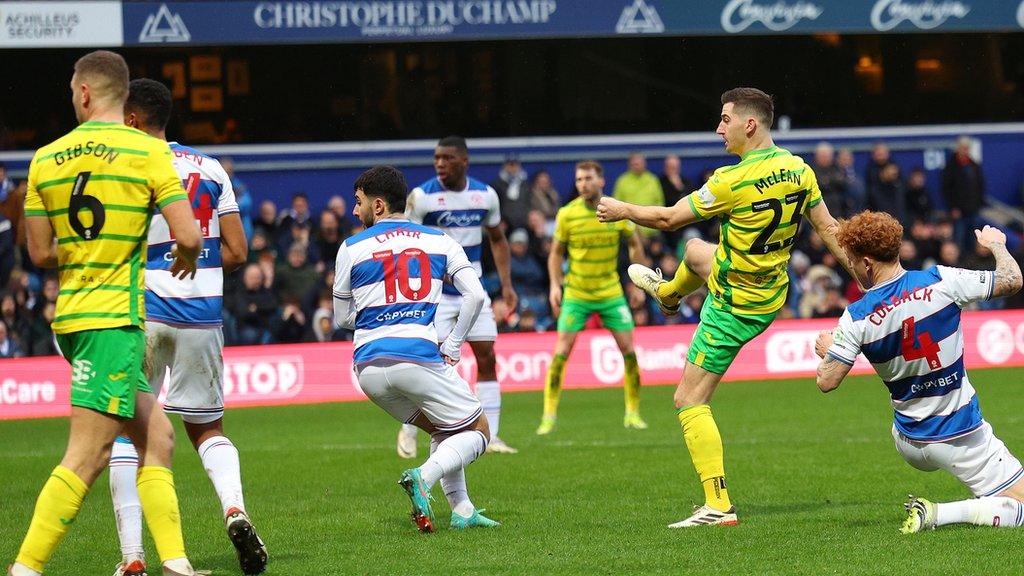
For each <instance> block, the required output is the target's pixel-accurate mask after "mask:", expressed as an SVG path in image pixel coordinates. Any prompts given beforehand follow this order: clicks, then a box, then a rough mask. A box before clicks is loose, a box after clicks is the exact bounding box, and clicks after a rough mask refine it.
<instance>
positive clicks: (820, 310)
mask: <svg viewBox="0 0 1024 576" xmlns="http://www.w3.org/2000/svg"><path fill="white" fill-rule="evenodd" d="M849 304H850V303H849V302H847V301H846V299H845V298H843V295H842V294H841V293H840V292H839V288H838V287H836V286H829V287H828V289H827V290H826V291H825V298H824V299H822V300H821V301H820V302H819V303H818V304H817V305H816V306H815V307H814V310H813V311H812V312H811V318H839V317H840V316H842V315H843V312H844V311H846V307H847V306H848V305H849Z"/></svg>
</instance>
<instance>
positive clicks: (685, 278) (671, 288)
mask: <svg viewBox="0 0 1024 576" xmlns="http://www.w3.org/2000/svg"><path fill="white" fill-rule="evenodd" d="M703 284H704V279H703V278H701V277H700V274H697V273H696V272H694V271H693V270H690V267H689V266H687V265H686V263H685V262H680V263H679V268H678V269H677V270H676V275H675V276H674V277H673V278H672V279H671V280H669V281H667V282H665V283H664V284H661V285H660V286H658V297H659V298H661V301H662V302H664V303H665V304H668V305H670V306H672V305H675V304H678V303H679V301H680V300H682V299H683V298H684V297H685V296H686V295H687V294H689V293H690V292H693V291H694V290H696V289H697V288H700V287H701V286H702V285H703Z"/></svg>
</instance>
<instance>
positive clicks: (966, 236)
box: [0, 137, 1024, 358]
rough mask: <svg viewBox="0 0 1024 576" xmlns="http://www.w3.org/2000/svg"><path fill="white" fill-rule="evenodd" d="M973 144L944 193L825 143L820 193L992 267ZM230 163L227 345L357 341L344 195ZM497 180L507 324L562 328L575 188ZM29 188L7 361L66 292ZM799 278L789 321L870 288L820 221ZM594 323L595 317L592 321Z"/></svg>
mask: <svg viewBox="0 0 1024 576" xmlns="http://www.w3.org/2000/svg"><path fill="white" fill-rule="evenodd" d="M970 148H971V141H970V139H969V138H966V137H964V138H961V139H960V140H959V141H958V143H957V147H956V149H955V150H954V151H953V152H952V153H951V155H950V157H949V159H948V161H947V163H946V168H945V169H944V171H943V174H942V181H941V190H935V191H932V190H929V189H928V188H927V183H926V178H925V172H924V170H923V169H922V168H914V169H912V170H910V171H909V173H907V174H904V173H903V171H902V169H901V167H900V166H899V165H897V164H896V163H895V162H893V161H892V160H891V159H890V153H889V149H888V147H887V146H886V145H885V144H883V143H878V144H876V145H875V147H874V149H873V150H872V153H871V161H870V162H869V164H868V166H867V169H866V170H865V171H863V172H862V173H859V172H858V171H856V170H855V169H854V165H853V154H852V152H851V151H850V150H847V149H840V150H838V151H837V150H835V149H834V148H833V146H832V145H830V144H828V143H827V142H822V143H820V144H819V145H818V146H817V147H816V148H815V150H814V154H813V159H812V160H811V162H810V165H811V167H812V168H813V169H814V171H815V173H816V175H817V178H818V183H819V186H820V188H821V191H822V195H823V198H824V201H825V203H826V204H827V206H828V207H829V210H830V212H831V213H832V214H833V215H835V216H836V217H838V218H842V217H848V216H852V215H853V214H855V213H857V212H859V211H861V210H863V209H865V208H870V209H872V210H881V211H885V212H889V213H890V214H893V215H894V216H896V217H897V218H898V219H899V220H900V221H901V222H902V223H903V224H904V229H905V234H906V235H905V238H904V241H903V246H902V249H901V259H902V260H903V263H904V266H906V267H907V268H911V269H915V268H921V267H927V266H929V265H931V264H941V265H947V266H961V267H966V268H975V269H992V268H993V266H994V260H993V258H992V255H991V253H989V252H988V250H987V249H985V248H984V247H982V246H980V245H978V244H977V243H976V242H975V239H974V234H973V232H972V231H973V229H974V228H977V227H980V224H979V221H980V216H979V214H980V211H981V208H982V206H983V205H984V201H985V182H984V177H983V173H982V170H981V167H980V165H979V164H978V163H977V162H976V161H975V160H974V159H973V158H972V156H971V150H970ZM223 164H224V167H225V169H226V170H227V171H228V173H229V174H231V176H232V182H233V185H234V188H235V194H236V197H237V199H238V204H239V208H240V211H241V215H242V221H243V226H244V228H245V232H246V237H247V238H249V245H250V250H249V260H248V263H247V264H245V265H244V266H242V267H241V268H240V269H239V270H236V271H235V272H233V273H232V274H230V275H229V277H228V278H227V279H226V281H225V287H224V293H225V296H224V301H225V302H224V337H225V342H226V343H227V344H234V345H243V344H266V343H294V342H312V341H327V340H346V339H349V338H350V337H351V333H349V332H347V331H345V330H341V329H335V328H334V319H333V305H332V296H331V287H332V285H333V281H334V261H335V257H336V255H337V252H338V247H339V246H340V244H341V242H343V241H344V240H345V239H346V238H348V237H349V236H350V235H352V234H353V233H356V232H358V231H359V230H360V229H361V225H360V224H359V222H358V221H357V219H355V218H354V217H353V216H352V215H351V213H350V209H349V207H348V205H347V203H346V201H345V198H343V197H341V196H332V197H330V198H328V199H326V203H325V204H324V205H325V207H324V208H323V209H322V210H320V211H315V210H314V208H313V205H312V203H311V199H310V198H309V197H307V196H306V195H305V194H303V193H296V194H294V195H293V197H292V199H291V204H290V206H287V207H283V209H282V208H281V207H278V206H276V205H275V204H274V202H272V201H270V200H264V201H262V202H260V203H259V204H258V205H256V204H255V203H254V198H253V196H254V195H253V192H252V191H250V190H249V189H248V187H247V186H246V184H245V182H244V180H243V179H241V178H239V177H238V176H237V175H236V174H235V173H234V169H233V165H232V162H231V160H230V159H224V160H223ZM476 173H477V175H478V177H480V176H485V175H482V174H480V173H479V171H476ZM711 175H712V172H711V170H706V171H705V172H704V173H703V174H702V179H703V180H704V181H706V180H707V179H708V178H710V177H711ZM490 184H491V186H493V187H494V189H495V190H496V191H497V193H498V196H499V198H500V199H501V211H502V223H501V227H502V229H503V231H504V232H505V234H506V236H507V238H508V240H509V244H510V248H511V273H512V278H513V283H514V286H515V288H516V290H517V292H518V293H519V306H518V309H516V310H507V309H505V304H504V302H503V301H502V299H500V298H493V301H492V304H491V305H492V306H493V309H494V316H495V318H496V319H497V320H498V329H499V331H501V332H534V331H545V330H553V329H554V326H555V320H556V319H555V318H553V317H552V315H551V311H550V306H549V304H548V272H547V257H548V253H549V251H550V248H551V238H552V235H553V233H554V226H555V215H556V213H557V212H558V209H559V207H561V206H562V205H564V204H565V203H566V202H568V201H569V200H571V199H572V198H574V197H575V196H576V193H575V190H565V191H564V192H565V193H562V192H561V191H559V190H558V189H556V187H555V185H554V182H553V181H552V178H551V175H550V174H549V173H548V172H546V171H544V170H538V171H536V172H535V173H533V174H529V173H528V172H527V171H526V170H525V168H524V167H523V166H522V164H521V163H520V162H519V160H518V158H516V157H515V156H509V157H508V158H507V159H506V161H505V163H504V165H503V166H502V167H501V169H500V171H499V173H498V174H495V175H493V178H492V179H491V180H490ZM702 184H703V182H691V181H689V180H688V179H686V178H685V177H684V176H682V163H681V160H680V158H679V157H677V156H668V157H665V158H663V159H662V162H661V166H660V173H659V174H655V173H654V172H653V171H651V169H650V168H649V167H648V161H647V159H646V158H645V157H644V156H643V155H641V154H639V153H634V154H631V155H630V157H629V160H628V169H627V171H626V172H625V173H623V174H621V175H619V176H618V177H613V176H611V175H609V176H608V177H607V186H606V189H605V193H606V194H609V195H613V196H615V197H616V198H619V199H622V200H626V201H628V202H632V203H636V204H648V205H653V204H658V205H672V204H674V203H676V202H677V201H678V200H679V199H681V198H683V197H685V196H686V195H687V194H689V193H690V192H692V191H694V190H695V189H697V188H699V187H700V185H702ZM24 197H25V183H24V182H14V181H13V180H12V179H11V178H9V177H8V175H7V171H6V169H5V167H4V166H3V165H2V164H0V358H9V357H18V356H41V355H50V354H55V353H56V346H55V343H54V339H53V334H52V332H51V330H50V324H51V323H52V322H53V317H54V308H55V302H56V299H57V295H58V284H57V279H56V277H55V276H54V275H52V273H51V272H47V271H43V270H40V269H37V268H35V267H33V266H32V264H31V262H30V261H29V259H28V257H27V251H26V248H25V239H24V232H23V230H22V226H21V224H20V221H21V218H22V216H21V214H22V206H23V203H24ZM935 199H939V200H940V202H941V204H943V205H944V206H943V209H939V208H938V207H937V206H936V203H935ZM312 200H313V202H316V201H318V200H319V201H320V202H322V201H323V200H324V199H323V198H313V199H312ZM718 230H719V226H718V225H717V223H716V222H713V221H706V222H702V223H699V224H697V225H694V226H690V227H687V228H685V229H683V230H678V231H675V232H671V233H667V234H661V233H659V232H658V231H656V230H650V229H641V230H640V234H641V237H642V239H643V243H644V247H645V250H646V255H647V258H648V259H649V261H650V263H651V264H652V266H654V267H658V268H660V269H661V271H662V272H663V274H664V275H665V277H671V276H672V275H673V274H674V273H675V271H676V268H677V267H678V266H679V262H680V261H681V260H682V257H683V252H684V251H685V247H686V241H687V240H689V239H690V238H701V239H705V240H708V241H711V242H715V241H717V237H716V236H717V234H718ZM619 256H620V273H621V274H620V276H621V277H622V278H623V279H626V278H627V277H626V275H625V267H626V266H627V265H628V259H627V255H626V250H620V255H619ZM1018 259H1020V258H1019V257H1018ZM484 273H485V276H484V279H483V280H484V286H485V288H487V289H488V291H489V292H490V293H491V295H492V297H493V296H495V295H496V294H499V293H500V283H499V281H498V276H497V273H496V271H495V269H494V264H493V261H492V259H491V258H490V254H489V246H488V244H487V243H486V242H485V243H484ZM789 275H790V280H791V283H790V290H789V296H788V302H787V304H786V306H785V308H784V309H783V310H782V312H781V316H782V317H783V318H822V317H838V316H840V315H841V314H842V312H843V309H844V308H845V306H846V305H847V304H848V303H849V302H852V301H855V300H857V299H858V298H859V297H860V295H861V292H860V289H859V288H858V286H857V284H856V282H853V281H852V280H851V278H850V277H849V276H848V275H847V274H846V272H845V270H844V269H843V268H842V266H840V265H838V263H837V262H836V261H835V259H834V258H833V257H832V255H831V254H829V253H828V251H827V250H826V249H825V246H824V244H823V243H822V241H821V239H820V238H819V237H818V236H817V235H816V234H815V233H814V232H813V231H812V230H811V227H810V226H803V227H802V228H801V231H800V233H799V235H798V238H797V242H796V245H795V247H794V250H793V256H792V259H791V261H790V267H789ZM624 288H625V291H626V297H627V300H628V301H629V304H630V307H631V308H632V312H633V318H634V321H635V323H636V325H637V326H647V325H663V324H674V323H696V322H697V321H698V320H699V313H700V308H701V304H702V302H703V299H704V296H705V295H706V289H705V288H702V289H701V290H700V291H698V292H696V293H694V294H691V295H690V296H689V297H687V298H686V300H685V302H684V304H683V306H682V308H681V313H680V314H679V315H678V316H674V317H669V318H666V317H665V316H664V315H662V314H661V312H660V311H659V309H658V306H657V305H656V304H654V303H653V302H652V301H650V300H649V299H648V298H647V296H646V295H645V294H644V293H643V292H642V291H641V290H639V289H638V288H636V287H635V286H633V285H632V284H631V283H629V282H628V281H624ZM1004 305H1009V306H1014V307H1016V306H1024V302H1022V301H1019V300H1018V299H1011V300H1010V301H1009V302H1008V301H1005V300H998V301H993V302H985V303H984V304H983V306H982V307H983V308H989V309H990V308H998V307H1001V306H1004ZM591 322H592V323H593V324H594V326H597V319H596V318H592V319H591Z"/></svg>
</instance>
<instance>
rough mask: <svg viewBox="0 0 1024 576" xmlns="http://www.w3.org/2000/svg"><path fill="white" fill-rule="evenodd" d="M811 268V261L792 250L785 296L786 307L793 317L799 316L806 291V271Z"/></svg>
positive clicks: (800, 252)
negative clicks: (787, 290) (787, 287)
mask: <svg viewBox="0 0 1024 576" xmlns="http://www.w3.org/2000/svg"><path fill="white" fill-rule="evenodd" d="M810 268H811V259H810V258H808V257H807V254H804V253H803V252H802V251H800V250H793V253H792V254H790V256H789V266H788V267H787V269H786V273H787V274H788V275H789V293H788V294H786V307H787V308H789V309H790V310H792V311H793V315H794V316H798V315H799V314H800V300H801V299H802V298H803V296H804V290H806V289H807V287H808V284H807V271H808V270H810Z"/></svg>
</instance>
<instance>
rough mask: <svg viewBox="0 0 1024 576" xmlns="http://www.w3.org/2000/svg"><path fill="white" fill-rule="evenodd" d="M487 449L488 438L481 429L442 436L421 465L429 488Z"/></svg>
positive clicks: (424, 480) (463, 466) (466, 464)
mask: <svg viewBox="0 0 1024 576" xmlns="http://www.w3.org/2000/svg"><path fill="white" fill-rule="evenodd" d="M486 449H487V439H486V438H484V434H483V432H480V431H479V430H465V431H463V432H458V433H456V434H452V435H451V436H447V437H444V438H442V439H441V441H440V442H438V444H437V449H436V450H434V453H433V454H431V455H430V458H428V459H427V461H426V462H424V463H423V465H422V466H420V473H421V474H422V475H423V482H424V483H426V485H427V489H428V490H429V489H430V488H431V487H433V485H434V484H436V483H437V481H438V480H440V479H441V477H442V476H445V475H446V474H449V473H451V472H454V471H456V470H460V469H462V468H465V467H466V466H469V464H470V463H471V462H473V461H474V460H476V459H477V458H479V457H480V455H481V454H483V453H484V450H486Z"/></svg>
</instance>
